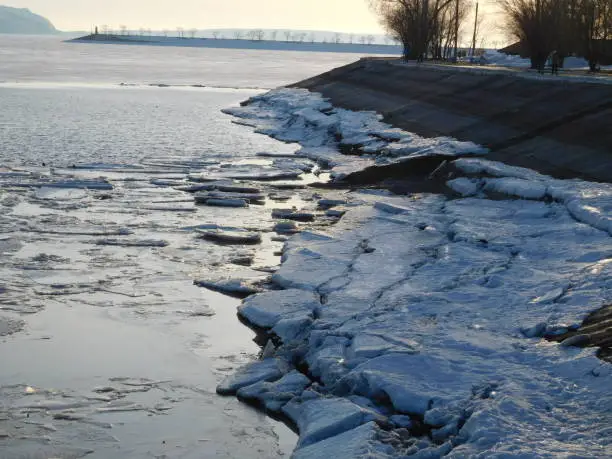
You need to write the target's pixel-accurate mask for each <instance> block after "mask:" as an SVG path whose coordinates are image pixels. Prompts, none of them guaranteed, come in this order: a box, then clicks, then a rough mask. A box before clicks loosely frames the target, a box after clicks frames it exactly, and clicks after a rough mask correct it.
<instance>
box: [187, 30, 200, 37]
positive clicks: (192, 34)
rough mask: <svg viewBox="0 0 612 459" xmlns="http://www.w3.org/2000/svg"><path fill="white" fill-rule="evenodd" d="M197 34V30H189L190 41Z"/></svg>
mask: <svg viewBox="0 0 612 459" xmlns="http://www.w3.org/2000/svg"><path fill="white" fill-rule="evenodd" d="M197 33H198V29H189V37H191V38H192V39H193V38H195V36H196V34H197Z"/></svg>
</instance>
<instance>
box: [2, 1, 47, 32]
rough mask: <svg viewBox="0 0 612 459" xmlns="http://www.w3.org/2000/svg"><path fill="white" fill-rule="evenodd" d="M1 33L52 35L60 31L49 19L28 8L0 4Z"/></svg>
mask: <svg viewBox="0 0 612 459" xmlns="http://www.w3.org/2000/svg"><path fill="white" fill-rule="evenodd" d="M0 33H11V34H32V35H52V34H57V33H59V31H58V30H57V29H56V28H55V27H54V26H53V24H51V22H50V21H49V20H48V19H46V18H44V17H42V16H39V15H38V14H34V13H32V12H31V11H30V10H28V9H27V8H11V7H10V6H2V5H0Z"/></svg>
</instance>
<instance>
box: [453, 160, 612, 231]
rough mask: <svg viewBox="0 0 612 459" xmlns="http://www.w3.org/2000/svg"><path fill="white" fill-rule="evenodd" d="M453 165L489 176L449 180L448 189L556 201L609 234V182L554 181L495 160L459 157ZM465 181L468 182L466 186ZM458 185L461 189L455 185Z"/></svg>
mask: <svg viewBox="0 0 612 459" xmlns="http://www.w3.org/2000/svg"><path fill="white" fill-rule="evenodd" d="M454 164H455V166H457V167H458V168H459V169H460V170H462V171H463V172H465V173H467V174H476V175H483V174H484V175H490V176H491V177H482V178H480V179H467V178H461V179H458V180H459V182H456V181H452V182H451V183H449V186H451V188H453V189H456V191H458V192H459V193H461V194H463V195H465V196H468V195H475V194H477V193H478V192H479V191H483V190H484V191H495V192H498V193H503V194H505V195H508V196H513V197H517V198H523V199H535V200H552V201H556V202H559V203H562V204H564V205H565V207H566V209H567V211H568V212H569V213H570V215H571V216H572V217H574V218H575V219H576V220H578V221H580V222H582V223H585V224H587V225H590V226H592V227H593V228H596V229H599V230H602V231H606V232H607V233H609V234H610V235H612V217H610V215H612V187H611V186H610V185H609V184H605V183H594V182H585V181H581V180H556V179H553V178H551V177H549V176H547V175H542V174H539V173H537V172H535V171H533V170H531V169H525V168H521V167H514V166H508V165H506V164H503V163H499V162H494V161H482V160H477V159H459V160H457V161H455V163H454ZM466 180H468V182H469V183H470V184H471V185H467V184H468V182H466ZM466 185H467V187H466V188H463V187H465V186H466ZM457 186H458V187H461V188H455V187H457Z"/></svg>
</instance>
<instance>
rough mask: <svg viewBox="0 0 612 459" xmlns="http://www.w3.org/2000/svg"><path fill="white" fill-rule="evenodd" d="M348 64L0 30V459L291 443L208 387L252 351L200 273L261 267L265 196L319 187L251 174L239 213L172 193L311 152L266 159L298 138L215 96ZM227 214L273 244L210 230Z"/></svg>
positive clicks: (230, 96) (260, 454) (181, 453)
mask: <svg viewBox="0 0 612 459" xmlns="http://www.w3.org/2000/svg"><path fill="white" fill-rule="evenodd" d="M354 59H355V55H343V54H337V53H329V54H324V53H298V52H268V51H241V50H217V49H203V48H197V49H194V48H156V47H151V46H143V47H140V46H113V45H91V44H68V43H63V42H61V41H60V40H58V39H56V38H40V37H10V36H0V253H1V260H2V263H0V368H1V371H0V458H3V459H4V458H11V459H12V458H45V459H46V458H50V457H61V458H72V457H82V456H85V455H87V456H88V457H92V458H107V457H130V458H151V457H156V458H162V457H163V458H207V457H211V458H212V457H228V458H238V457H248V458H272V457H283V456H285V455H288V454H289V452H290V451H291V450H292V449H293V446H294V442H295V437H294V435H293V433H292V432H291V431H289V430H288V429H287V427H285V426H284V425H282V424H279V423H277V422H275V421H272V420H271V419H269V418H267V417H266V416H265V415H263V414H261V413H259V412H257V411H255V410H253V409H251V408H250V407H248V406H246V405H244V404H241V403H239V402H237V401H236V400H235V399H234V398H222V397H219V396H217V395H216V394H215V386H216V384H217V383H218V382H219V381H220V380H221V379H222V378H223V377H224V376H226V375H227V374H230V373H231V372H233V371H234V370H235V369H236V368H237V367H238V366H240V365H242V364H244V363H245V362H248V361H250V360H252V359H255V358H257V355H258V353H259V351H260V348H259V347H258V346H257V345H256V344H255V343H254V342H253V341H252V339H253V337H254V334H253V333H252V332H251V331H250V330H249V329H247V328H246V327H245V326H243V325H242V324H240V323H239V322H238V320H237V318H236V310H235V308H236V306H237V305H238V301H239V300H237V299H234V298H230V297H228V296H223V295H221V294H219V293H215V292H213V291H210V290H207V289H204V288H200V287H197V286H196V285H194V282H193V281H194V280H198V279H205V280H208V279H220V278H224V277H225V276H231V277H241V278H253V279H256V280H257V279H260V278H263V277H265V271H266V269H265V268H266V267H267V266H270V265H275V264H278V262H279V259H278V256H276V255H274V253H275V252H276V251H278V250H279V249H280V247H281V246H282V242H280V241H278V240H276V238H274V237H273V236H274V233H271V232H270V229H271V227H272V226H273V224H274V222H273V220H272V219H271V216H270V209H271V208H272V207H284V208H291V207H293V206H296V207H299V208H308V206H311V205H312V202H311V201H309V194H308V192H307V191H304V190H300V189H299V188H298V189H289V190H287V189H286V188H285V186H284V185H283V183H280V186H279V183H278V182H274V181H272V182H269V181H268V182H265V183H264V182H260V181H257V180H254V181H252V180H251V181H250V182H249V183H251V186H257V187H259V189H260V190H261V192H262V193H264V194H265V195H266V198H265V200H264V201H263V202H262V203H261V205H258V206H250V207H249V208H244V209H228V208H221V207H208V206H202V205H198V204H196V203H195V202H194V199H193V195H192V194H191V193H188V192H185V191H183V190H181V189H180V188H181V186H183V185H186V184H189V183H192V182H189V181H188V180H187V179H188V177H189V176H192V178H193V176H194V175H200V176H204V177H206V178H219V179H223V180H227V179H229V178H230V177H236V176H239V177H243V178H247V179H249V180H250V179H251V178H253V176H256V175H257V173H258V172H260V171H261V170H262V168H264V169H265V170H267V171H268V172H270V173H279V172H282V171H286V170H288V169H289V170H291V169H292V168H293V169H294V168H295V167H298V166H300V167H304V168H307V169H308V168H309V167H311V166H312V165H309V164H307V163H306V164H305V163H304V162H302V163H300V164H293V165H291V164H289V166H287V164H278V163H276V164H275V163H274V161H273V160H272V159H262V158H261V157H259V156H257V153H259V152H267V153H272V154H279V155H282V154H288V153H291V152H292V151H293V150H294V149H295V147H294V146H292V145H287V144H282V143H280V142H277V141H274V140H272V139H269V138H267V137H265V136H261V135H257V134H255V133H253V132H252V130H251V129H250V128H247V127H244V126H240V125H237V124H234V123H232V119H231V117H229V116H226V115H223V114H222V113H221V112H220V110H221V109H222V108H224V107H228V106H232V105H235V104H238V103H239V102H240V101H242V100H244V99H246V98H248V97H250V96H253V95H255V94H257V93H258V92H260V91H262V90H264V89H266V88H273V87H277V86H280V85H283V84H287V83H291V82H294V81H298V80H300V79H303V78H306V77H308V76H311V75H314V74H317V73H320V72H323V71H326V70H329V69H331V68H333V67H336V66H339V65H342V64H345V63H348V62H351V61H353V60H354ZM314 172H316V168H315V170H314ZM254 178H255V179H256V178H257V177H254ZM315 179H316V177H315V176H314V175H312V174H306V175H304V176H303V177H302V180H301V181H299V182H300V183H305V182H307V181H308V180H315ZM253 183H255V185H253ZM298 185H299V184H298ZM217 227H222V228H223V229H225V230H236V229H238V230H241V229H248V230H251V231H257V232H260V233H261V234H262V243H261V244H259V245H257V246H228V245H216V244H214V243H212V242H209V241H206V240H203V239H201V238H199V237H198V236H199V235H200V233H199V232H198V230H210V229H211V228H217Z"/></svg>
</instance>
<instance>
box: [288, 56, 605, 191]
mask: <svg viewBox="0 0 612 459" xmlns="http://www.w3.org/2000/svg"><path fill="white" fill-rule="evenodd" d="M609 83H610V79H609V78H599V79H598V78H594V77H593V78H579V77H572V76H568V77H554V78H553V77H551V76H540V75H537V74H531V73H528V72H517V71H516V69H503V68H502V69H497V68H487V67H483V68H474V67H459V68H456V67H453V66H440V65H428V64H425V65H415V64H406V63H402V62H400V61H397V60H390V59H362V60H360V61H358V62H355V63H353V64H350V65H347V66H344V67H340V68H338V69H335V70H332V71H330V72H327V73H324V74H322V75H319V76H316V77H313V78H310V79H307V80H305V81H302V82H300V83H297V84H296V85H295V86H296V87H301V88H306V89H309V90H312V91H316V92H318V93H321V94H323V96H325V97H327V98H329V99H330V101H331V102H332V103H333V104H334V105H335V106H338V107H344V108H347V109H351V110H373V111H376V112H377V113H380V114H382V115H383V116H384V119H385V121H387V122H389V123H391V124H392V125H393V126H396V127H399V128H402V129H405V130H407V131H410V132H415V133H417V134H420V135H423V136H426V137H435V136H449V137H453V138H456V139H459V140H466V141H472V142H475V143H477V144H480V145H484V146H487V147H488V148H489V149H490V150H491V152H490V154H489V158H490V159H493V160H496V161H503V162H504V163H506V164H511V165H515V166H520V167H528V168H530V169H534V170H537V171H539V172H542V173H544V174H548V175H552V176H554V177H557V178H574V177H578V178H583V179H588V180H596V181H606V182H610V181H612V154H611V153H610V148H611V145H612V133H611V132H610V130H609V129H608V125H609V120H610V119H612V103H611V102H610V101H611V100H612V84H609Z"/></svg>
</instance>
